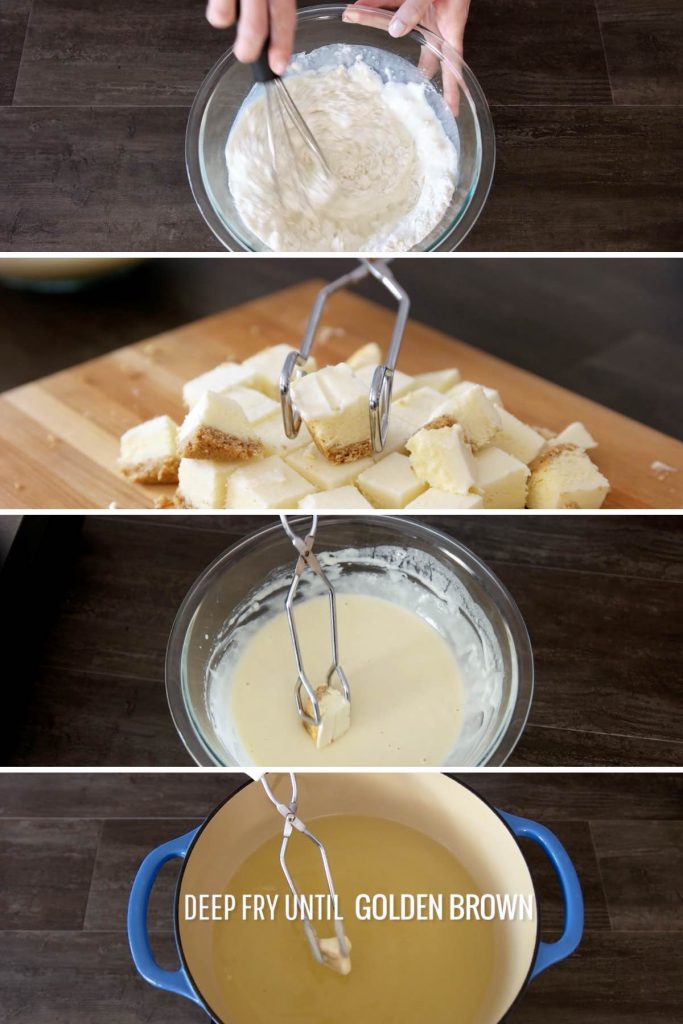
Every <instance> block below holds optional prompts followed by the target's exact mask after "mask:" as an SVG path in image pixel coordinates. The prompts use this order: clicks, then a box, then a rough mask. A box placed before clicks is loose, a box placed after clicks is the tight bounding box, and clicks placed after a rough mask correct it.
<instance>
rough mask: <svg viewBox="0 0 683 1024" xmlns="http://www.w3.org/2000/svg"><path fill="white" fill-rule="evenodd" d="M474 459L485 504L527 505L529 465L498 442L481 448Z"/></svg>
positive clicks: (495, 506) (479, 488) (478, 486)
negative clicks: (500, 446)
mask: <svg viewBox="0 0 683 1024" xmlns="http://www.w3.org/2000/svg"><path fill="white" fill-rule="evenodd" d="M474 462H475V466H476V474H477V490H478V491H479V492H480V494H481V496H482V500H483V502H484V508H524V506H525V504H526V495H527V479H528V477H529V467H528V466H526V465H525V464H524V463H523V462H521V461H520V460H519V459H516V458H515V457H514V455H509V454H508V453H507V452H504V451H503V450H502V449H501V448H496V447H495V446H494V447H491V448H485V449H484V450H483V451H481V452H478V453H477V454H476V455H475V457H474Z"/></svg>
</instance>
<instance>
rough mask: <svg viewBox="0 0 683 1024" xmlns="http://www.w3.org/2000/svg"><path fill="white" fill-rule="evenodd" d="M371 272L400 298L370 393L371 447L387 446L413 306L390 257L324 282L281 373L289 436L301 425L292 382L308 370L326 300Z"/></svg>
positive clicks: (389, 290) (281, 400)
mask: <svg viewBox="0 0 683 1024" xmlns="http://www.w3.org/2000/svg"><path fill="white" fill-rule="evenodd" d="M368 275H371V276H372V277H374V278H375V279H376V280H377V281H379V282H380V283H381V284H382V285H384V287H385V288H386V289H387V291H388V292H390V294H391V295H393V297H394V298H395V299H396V301H397V302H398V311H397V313H396V319H395V321H394V327H393V330H392V332H391V341H390V342H389V351H388V353H387V359H386V362H385V363H384V364H383V365H381V366H378V367H376V369H375V372H374V374H373V377H372V381H371V382H370V393H369V396H368V409H369V414H370V439H371V441H372V447H373V449H374V451H376V452H381V451H383V450H384V445H385V442H386V439H387V431H388V429H389V408H390V404H391V389H392V385H393V379H394V371H395V369H396V361H397V359H398V355H399V352H400V350H401V343H402V341H403V334H404V332H405V326H406V321H407V319H408V311H409V310H410V299H409V297H408V293H407V292H406V291H405V289H404V288H402V287H401V285H400V284H399V283H398V281H397V280H396V278H395V277H394V275H393V274H392V272H391V271H390V270H389V266H388V261H387V260H368V259H364V260H361V261H360V266H359V267H356V269H355V270H351V271H349V273H348V274H344V275H343V276H342V277H340V278H338V279H337V280H336V281H332V282H330V284H328V285H325V287H324V288H321V289H320V291H319V292H318V294H317V296H316V299H315V302H314V303H313V309H312V310H311V315H310V317H309V320H308V324H307V326H306V332H305V334H304V339H303V341H302V342H301V347H300V349H299V351H298V352H290V354H289V355H288V356H287V358H286V359H285V362H284V365H283V367H282V372H281V374H280V403H281V405H282V418H283V422H284V428H285V434H286V435H287V437H296V435H297V434H298V433H299V428H300V427H301V416H300V415H299V412H298V410H297V408H296V406H295V405H294V402H293V401H292V394H291V385H292V383H293V382H294V381H296V380H298V379H299V378H300V377H302V376H303V375H304V374H305V372H306V371H305V370H304V366H305V364H306V360H307V359H308V358H309V356H310V354H311V349H312V348H313V342H314V341H315V336H316V333H317V330H318V325H319V323H320V318H321V316H322V313H323V310H324V308H325V303H326V302H327V300H328V299H329V297H330V296H331V295H333V294H334V292H337V291H339V289H340V288H344V287H346V285H351V284H358V282H359V281H363V280H365V278H366V277H368Z"/></svg>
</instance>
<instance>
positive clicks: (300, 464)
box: [287, 444, 372, 491]
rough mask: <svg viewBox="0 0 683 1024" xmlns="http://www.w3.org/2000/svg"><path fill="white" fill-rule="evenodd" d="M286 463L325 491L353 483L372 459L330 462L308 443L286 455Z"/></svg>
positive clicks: (370, 463)
mask: <svg viewBox="0 0 683 1024" xmlns="http://www.w3.org/2000/svg"><path fill="white" fill-rule="evenodd" d="M287 463H288V464H289V465H290V466H292V468H293V469H295V470H296V471H297V473H301V475H302V476H303V477H305V479H306V480H309V481H310V482H311V483H312V484H313V485H314V486H315V487H316V488H318V490H322V491H327V490H331V489H332V488H336V487H345V486H346V485H347V484H352V483H354V482H355V480H356V479H357V478H358V475H359V473H362V472H363V470H364V469H367V468H368V467H369V466H371V465H372V459H370V458H365V459H357V460H356V461H355V462H330V461H329V459H326V458H325V456H324V455H321V454H320V452H319V451H318V449H317V448H316V446H315V445H314V444H309V445H307V446H306V448H299V449H298V450H297V451H295V452H292V453H291V454H290V455H288V456H287Z"/></svg>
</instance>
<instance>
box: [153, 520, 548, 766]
mask: <svg viewBox="0 0 683 1024" xmlns="http://www.w3.org/2000/svg"><path fill="white" fill-rule="evenodd" d="M308 522H310V519H305V517H304V519H303V520H302V529H303V528H304V526H305V524H306V523H308ZM292 525H293V528H294V529H295V532H296V531H297V529H298V524H296V523H295V524H292ZM299 532H300V531H299ZM316 550H317V553H318V557H319V558H320V560H321V562H322V564H323V565H324V567H325V571H326V573H327V574H328V576H329V577H330V578H331V579H332V581H333V583H334V586H335V590H336V592H337V594H338V602H339V604H340V606H344V605H345V604H349V605H350V604H352V603H357V602H359V601H360V603H361V605H362V604H363V603H364V604H365V607H364V608H363V607H356V608H351V609H350V610H349V609H348V608H347V609H346V611H344V612H343V615H344V620H343V621H342V620H341V616H340V621H341V624H342V626H343V632H340V636H339V640H340V645H341V652H342V664H343V666H344V669H345V672H346V673H347V676H348V678H349V683H350V685H351V691H352V724H351V729H350V730H349V732H348V733H346V735H345V736H343V737H341V738H340V739H339V740H338V741H337V743H336V744H333V745H332V746H331V747H328V748H324V749H322V750H318V749H317V748H316V747H315V745H314V743H313V741H312V740H311V739H310V737H309V736H308V735H307V733H306V732H305V730H304V727H303V726H302V725H301V723H300V721H299V719H298V715H297V712H296V708H295V702H294V684H295V680H296V672H295V668H294V659H293V655H292V651H291V647H290V645H289V638H288V636H287V632H286V629H285V628H284V622H283V620H282V612H283V608H284V598H285V594H286V592H287V589H288V587H289V583H290V582H291V578H292V573H293V569H294V559H293V557H292V554H293V549H292V547H291V543H290V541H289V540H288V538H287V537H286V536H285V534H284V531H283V530H282V527H281V525H280V524H279V523H278V524H277V525H275V526H268V527H266V528H264V529H261V530H259V531H258V532H257V533H256V534H253V535H251V536H250V537H248V538H246V539H245V540H244V541H243V542H241V543H239V544H237V545H235V546H234V547H233V548H231V549H230V550H229V551H227V552H225V554H224V555H222V556H221V557H220V558H219V559H218V560H217V561H216V562H215V563H214V565H213V566H211V567H209V569H208V570H207V571H206V572H205V573H204V574H203V575H202V576H201V577H200V579H199V580H198V581H197V583H196V584H195V586H194V587H193V588H192V590H191V592H190V593H189V594H188V596H187V598H186V599H185V602H184V603H183V605H182V607H181V609H180V611H179V613H178V616H177V618H176V622H175V624H174V628H173V632H172V635H171V638H170V641H169V647H168V653H167V682H166V685H167V693H168V698H169V704H170V707H171V712H172V715H173V718H174V721H175V723H176V726H177V728H178V731H179V733H180V735H181V737H182V739H183V741H184V742H185V744H186V746H187V747H188V749H189V750H190V752H191V754H192V756H193V757H194V758H195V760H196V761H197V762H198V763H200V764H222V765H227V766H238V767H242V766H244V767H249V766H252V765H254V764H263V763H264V762H267V766H268V767H271V768H275V767H278V766H279V765H278V760H277V759H276V758H275V755H276V754H277V755H278V756H282V758H283V764H284V765H289V766H290V767H291V766H292V765H297V764H299V763H300V761H301V762H302V763H303V764H310V765H313V766H315V765H320V766H321V767H324V766H325V765H340V764H343V765H345V766H348V767H353V766H356V765H358V766H361V767H366V766H370V765H374V766H377V765H383V766H386V767H394V766H404V765H410V766H411V767H412V766H414V767H420V766H425V765H433V766H436V767H444V768H445V767H454V768H455V767H466V766H470V765H472V766H474V765H481V764H501V763H504V761H505V760H506V759H507V757H508V756H509V754H510V751H511V750H512V748H513V747H514V745H515V743H516V742H517V739H518V738H519V735H520V732H521V730H522V728H523V726H524V723H525V721H526V717H527V714H528V710H529V705H530V701H531V694H532V690H533V666H532V661H531V650H530V646H529V639H528V636H527V633H526V630H525V628H524V624H523V622H522V620H521V617H520V616H519V612H518V610H517V608H516V606H515V605H514V603H513V602H512V600H511V599H510V597H509V595H508V594H507V593H506V591H505V590H504V589H503V588H502V587H501V585H500V583H499V582H498V580H497V579H496V578H495V576H493V575H492V574H491V573H490V571H489V570H488V569H487V568H486V566H484V565H483V563H481V562H480V561H479V560H478V559H477V558H476V557H475V556H474V555H473V554H472V553H471V552H470V551H468V550H467V548H464V547H463V546H462V545H460V544H458V543H457V542H456V541H454V540H452V539H451V538H449V537H447V536H445V535H444V534H442V533H440V532H439V531H438V530H433V529H430V528H429V527H428V526H426V525H425V524H424V523H423V522H420V521H414V520H410V519H407V518H397V517H393V516H381V517H375V516H346V517H321V518H320V520H319V522H318V532H317V538H316ZM319 587H320V584H319V582H318V581H317V580H316V579H315V578H314V577H312V576H309V574H305V575H304V577H303V578H302V583H301V586H300V591H299V595H298V597H297V612H298V613H299V614H303V615H304V616H305V615H307V614H309V612H310V613H311V614H313V612H315V605H316V602H317V601H318V600H319V598H320V596H321V594H322V591H321V590H320V589H319ZM373 608H374V611H373V610H372V609H373ZM378 609H379V611H378ZM380 613H381V614H380ZM363 617H364V618H365V621H362V622H361V620H363ZM373 619H375V622H376V625H375V624H374V623H373ZM323 621H325V625H327V622H326V619H325V616H323V615H322V608H321V607H319V609H318V611H317V612H315V614H314V616H313V619H312V622H311V626H312V630H313V633H315V630H316V629H317V628H318V626H319V625H320V624H321V623H322V622H323ZM354 622H355V623H356V625H355V626H354ZM349 623H350V626H349ZM359 623H361V624H359ZM297 624H298V627H299V629H301V625H305V623H304V621H303V620H302V622H301V624H299V620H298V619H297ZM377 626H378V627H379V629H380V630H381V631H382V632H383V636H382V638H381V641H382V642H381V643H377V644H375V645H373V643H372V642H371V641H372V638H373V636H376V634H377ZM352 633H353V634H354V635H351V634H352ZM311 635H312V634H311ZM323 637H324V639H323V641H321V642H318V640H317V639H316V638H315V637H314V644H313V647H310V645H309V646H308V647H307V648H306V656H309V655H310V656H311V657H312V658H313V659H314V660H313V661H312V662H311V667H312V668H314V669H315V664H316V663H315V659H316V658H317V659H318V660H319V662H320V664H322V663H323V662H324V660H325V647H326V645H327V643H328V642H329V631H328V629H325V631H324V634H323ZM271 642H272V643H274V644H275V645H276V646H274V647H273V649H272V651H269V652H268V653H266V654H264V653H263V647H264V644H265V645H266V646H267V645H268V644H270V643H271ZM258 644H260V645H261V653H260V654H259V652H258V647H257V645H258ZM406 644H408V647H409V650H407V649H406ZM345 652H346V653H345ZM347 658H348V664H347ZM375 658H376V665H375V666H371V671H367V662H368V661H369V660H372V659H375ZM402 658H403V659H404V660H405V665H403V664H402ZM261 664H262V665H263V666H264V668H265V672H264V671H260V670H259V665H261ZM307 670H308V669H307ZM351 670H353V671H351ZM394 674H395V675H396V683H397V685H396V687H395V688H392V680H393V675H394ZM354 677H355V678H354ZM377 680H379V685H378V684H377ZM354 683H355V684H356V685H355V688H354ZM252 687H253V688H254V690H253V692H252ZM437 719H438V725H437V726H436V730H435V731H433V730H432V728H431V726H432V725H433V723H434V722H435V721H436V720H437ZM356 727H357V728H356ZM278 730H279V733H280V734H279V735H278ZM354 730H355V738H353V734H354ZM383 730H384V731H385V735H384V736H382V731H383ZM345 740H346V741H348V742H347V745H346V748H345V750H344V749H343V747H344V741H345ZM335 746H336V747H337V749H336V750H335ZM269 752H270V756H267V757H266V754H267V753H269ZM285 754H286V755H287V757H286V758H285Z"/></svg>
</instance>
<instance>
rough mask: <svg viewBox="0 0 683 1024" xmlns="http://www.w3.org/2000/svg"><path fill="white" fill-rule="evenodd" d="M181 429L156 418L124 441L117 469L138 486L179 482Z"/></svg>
mask: <svg viewBox="0 0 683 1024" xmlns="http://www.w3.org/2000/svg"><path fill="white" fill-rule="evenodd" d="M177 435H178V428H177V426H176V425H175V423H174V422H173V420H172V419H171V417H170V416H155V417H154V419H151V420H145V422H144V423H139V424H138V425H137V426H136V427H131V429H130V430H127V431H126V432H125V434H123V435H122V437H121V447H120V453H119V460H118V467H119V469H120V470H121V472H122V473H123V475H124V476H127V477H128V478H129V479H130V480H133V481H134V482H135V483H136V484H175V483H177V482H178V461H179V459H178V442H177Z"/></svg>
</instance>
